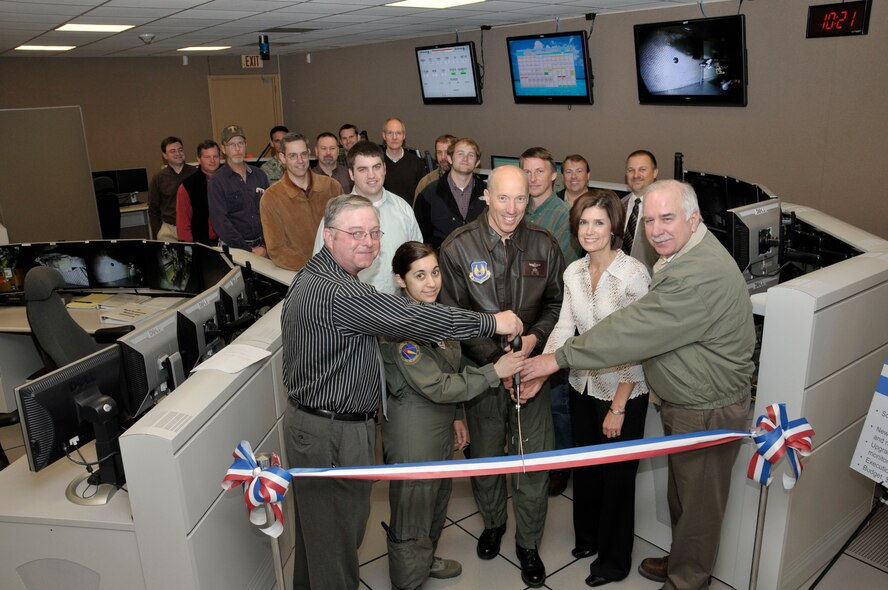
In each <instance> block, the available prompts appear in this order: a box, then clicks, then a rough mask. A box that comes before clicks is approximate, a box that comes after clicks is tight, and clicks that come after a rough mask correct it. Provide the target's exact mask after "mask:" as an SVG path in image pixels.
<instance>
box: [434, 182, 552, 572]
mask: <svg viewBox="0 0 888 590" xmlns="http://www.w3.org/2000/svg"><path fill="white" fill-rule="evenodd" d="M484 194H485V197H486V198H487V203H488V208H487V210H486V211H485V212H483V213H482V214H481V215H480V216H479V217H478V218H477V219H476V220H475V221H473V222H472V223H470V224H468V225H466V226H463V227H461V228H458V229H456V230H455V231H454V232H453V233H451V234H450V236H449V237H448V238H447V239H446V240H445V241H444V243H443V244H442V246H441V253H440V266H441V273H442V277H443V286H442V290H441V295H440V297H439V302H440V303H442V304H444V305H450V306H455V307H462V308H466V309H471V310H474V311H486V312H493V311H501V310H506V309H511V310H512V311H514V312H515V313H516V314H518V316H519V317H520V318H521V321H522V322H524V326H525V335H524V336H523V337H522V348H521V350H522V351H526V353H527V354H528V356H530V355H534V354H538V353H539V352H540V351H542V349H543V346H544V344H545V342H546V339H547V338H548V337H549V333H550V332H551V330H552V328H553V327H554V326H555V323H556V322H557V321H558V314H559V312H560V310H561V298H562V288H563V283H562V275H563V273H564V258H563V255H562V253H561V249H560V248H559V246H558V243H557V242H556V241H555V239H554V238H553V237H552V236H551V234H549V232H547V231H546V230H545V229H543V228H541V227H538V226H536V225H533V224H531V223H529V222H527V221H526V220H525V219H524V213H525V210H526V208H527V206H528V203H529V201H530V197H529V192H528V184H527V177H526V176H525V174H524V172H523V171H522V170H520V169H519V168H517V167H515V166H501V167H498V168H496V169H495V170H494V172H493V173H492V174H491V176H490V179H489V181H488V188H487V190H485V191H484ZM503 345H504V343H503V342H499V341H497V340H494V339H491V338H476V339H473V340H468V341H465V342H464V343H463V353H464V354H465V355H466V356H467V357H468V358H469V359H470V360H471V361H473V362H474V363H477V364H478V365H479V366H480V365H484V364H487V363H490V362H494V361H495V360H496V359H497V358H499V356H500V355H502V354H503ZM518 415H519V414H518V412H517V411H516V409H515V404H514V403H512V401H511V400H510V399H509V394H508V393H507V392H506V390H505V389H504V387H503V386H500V387H497V388H492V389H490V390H488V392H487V393H484V394H482V395H480V396H478V397H477V398H475V399H474V400H473V401H472V402H469V403H467V404H466V417H467V420H468V425H469V433H470V434H471V436H472V456H473V457H493V456H499V455H502V454H503V448H504V447H507V448H508V449H509V454H511V455H517V454H519V452H520V451H521V450H522V448H523V452H524V453H534V452H538V451H546V450H550V449H552V448H553V444H554V441H553V431H552V413H551V400H550V396H549V389H548V386H546V387H544V391H542V390H541V391H540V393H539V394H538V395H537V397H536V398H534V399H533V400H531V401H529V402H527V403H526V404H522V407H521V411H520V420H521V439H522V442H523V445H519V434H518ZM472 490H473V492H474V495H475V502H476V503H477V505H478V509H479V510H480V512H481V515H482V517H483V519H484V532H483V533H482V534H481V537H480V539H479V540H478V547H477V553H478V556H479V557H480V558H482V559H492V558H493V557H495V556H496V555H497V554H498V553H499V547H500V540H501V539H502V535H503V533H504V531H505V527H506V499H507V496H506V482H505V476H503V475H492V476H483V477H473V478H472ZM512 499H513V503H514V509H515V521H516V525H517V526H516V535H515V543H516V552H517V554H518V558H519V560H520V562H521V577H522V580H523V581H524V582H525V583H526V584H528V585H529V586H531V587H539V586H542V585H543V583H544V581H545V579H546V572H545V566H544V565H543V563H542V561H541V560H540V557H539V552H538V548H539V543H540V540H541V538H542V535H543V528H544V526H545V521H546V510H547V505H548V473H547V472H545V471H543V472H536V473H520V474H515V475H514V476H513V485H512Z"/></svg>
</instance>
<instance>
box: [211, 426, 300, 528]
mask: <svg viewBox="0 0 888 590" xmlns="http://www.w3.org/2000/svg"><path fill="white" fill-rule="evenodd" d="M232 456H233V457H234V463H232V464H231V467H229V468H228V472H227V473H226V474H225V477H224V478H223V479H222V489H223V490H230V489H231V488H233V487H234V486H236V485H237V484H240V485H241V487H242V489H243V491H244V500H245V501H246V503H247V512H248V513H249V515H250V522H252V523H253V524H255V525H256V526H258V527H259V530H261V531H262V532H263V533H265V534H266V535H269V536H271V537H279V536H280V534H281V533H282V532H283V531H284V521H283V512H282V511H281V501H282V500H283V499H284V496H285V495H286V493H287V488H289V486H290V480H291V479H292V477H293V476H291V475H290V473H288V472H287V470H285V469H283V468H282V467H281V460H280V459H279V458H278V456H277V455H275V454H272V455H271V466H270V467H268V468H267V469H262V468H261V467H260V466H259V463H258V462H257V461H256V457H255V456H254V455H253V449H252V448H251V447H250V443H248V442H247V441H245V440H243V441H241V442H240V444H238V445H237V448H236V449H235V450H234V453H232ZM266 504H270V505H271V512H272V519H271V522H268V521H269V518H267V515H266V512H265V505H266Z"/></svg>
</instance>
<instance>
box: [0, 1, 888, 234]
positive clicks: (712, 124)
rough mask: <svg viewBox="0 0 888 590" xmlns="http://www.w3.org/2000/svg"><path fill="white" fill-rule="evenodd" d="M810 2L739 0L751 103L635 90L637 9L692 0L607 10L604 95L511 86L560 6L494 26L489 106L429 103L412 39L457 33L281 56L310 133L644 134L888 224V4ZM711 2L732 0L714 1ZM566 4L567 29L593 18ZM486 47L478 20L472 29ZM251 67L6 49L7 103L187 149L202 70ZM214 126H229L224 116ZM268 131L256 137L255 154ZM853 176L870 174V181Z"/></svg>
mask: <svg viewBox="0 0 888 590" xmlns="http://www.w3.org/2000/svg"><path fill="white" fill-rule="evenodd" d="M807 5H808V3H806V2H776V1H773V0H772V1H759V2H747V3H744V4H743V7H742V11H743V13H744V14H746V26H747V44H748V54H749V106H747V107H746V108H715V107H661V106H640V105H639V104H638V98H637V91H636V81H635V51H634V47H633V41H632V25H634V24H636V23H640V22H655V21H663V20H675V19H681V18H697V17H699V16H700V13H699V10H698V9H697V8H696V7H678V8H670V9H663V10H647V11H640V12H633V13H623V14H616V15H602V16H600V17H598V19H597V21H596V23H595V30H594V32H593V34H592V37H591V41H590V49H591V58H592V66H593V72H594V75H595V89H594V93H595V104H594V105H592V106H588V105H587V106H576V107H574V108H572V109H568V108H567V107H564V106H543V105H516V104H514V102H513V100H512V95H511V89H510V86H509V65H508V60H507V56H506V49H505V38H506V37H507V36H511V35H519V34H528V33H536V32H551V31H553V30H554V23H553V22H546V23H538V24H534V25H525V26H520V27H507V28H498V29H494V30H493V31H489V32H486V33H485V38H484V46H485V47H484V50H485V51H484V57H485V65H486V79H485V88H484V104H482V105H480V106H424V105H423V104H422V100H421V96H420V92H419V82H418V80H417V71H416V70H417V68H416V62H415V58H414V54H413V48H414V47H416V46H418V45H425V44H429V43H435V42H450V41H452V40H453V36H452V35H448V36H438V37H424V38H421V39H414V40H410V41H397V42H392V43H384V44H376V45H367V46H362V47H355V48H349V49H341V50H335V51H325V52H316V53H313V54H312V56H311V57H312V59H311V63H310V64H309V63H307V61H306V59H305V56H304V55H291V56H282V57H280V58H279V60H278V59H275V58H273V59H272V60H271V61H270V62H267V63H266V68H265V69H264V70H262V72H264V73H269V72H276V71H277V69H278V67H280V73H281V87H282V92H283V108H284V122H285V124H286V125H288V126H289V127H290V128H291V129H294V130H299V131H301V132H303V133H305V134H307V135H309V136H310V137H313V136H314V135H316V134H317V133H319V132H320V131H324V130H331V131H335V130H336V129H338V127H339V125H341V124H342V123H343V122H345V121H349V122H352V123H355V124H356V125H358V126H359V127H361V128H366V129H368V130H369V131H370V134H371V139H374V140H379V139H380V129H381V126H382V121H383V120H384V119H385V118H386V117H389V116H392V115H397V116H399V117H401V118H403V119H404V120H405V122H406V124H407V128H408V135H409V138H408V143H410V144H411V145H413V146H416V147H421V148H424V149H431V148H432V145H431V143H432V141H433V140H434V138H435V137H436V136H437V135H439V134H441V133H444V132H449V133H454V134H456V135H471V136H472V137H474V138H476V139H477V140H478V141H479V143H480V144H481V148H482V150H483V151H484V158H483V162H484V163H485V164H486V163H487V162H488V161H489V160H488V159H487V156H488V155H489V154H491V153H496V154H503V155H517V154H519V153H520V152H521V151H522V150H523V149H525V148H527V147H530V146H531V145H543V146H546V147H548V148H549V149H551V150H552V151H553V152H554V153H555V154H556V156H557V157H558V158H559V159H560V158H561V157H562V156H563V155H564V154H567V153H570V152H580V153H583V154H585V155H586V156H587V157H588V158H589V160H590V162H591V164H592V175H593V177H594V178H597V179H600V180H608V181H620V180H621V178H622V169H623V165H624V158H625V155H626V154H627V153H628V152H630V151H632V150H633V149H636V148H639V147H645V148H648V149H651V150H652V151H654V153H655V154H656V155H657V157H658V159H659V161H660V166H661V171H662V174H663V175H664V177H671V175H672V159H673V154H674V153H675V152H678V151H680V152H682V153H684V155H685V163H686V166H687V167H689V168H691V169H693V170H703V171H707V172H714V173H722V174H726V175H730V176H736V177H739V178H743V179H745V180H750V181H754V182H758V183H760V184H763V185H765V186H767V187H768V188H770V189H771V190H772V191H774V192H775V193H777V194H778V195H780V196H782V197H784V198H785V199H787V200H789V201H792V202H796V203H801V204H806V205H810V206H812V207H816V208H818V209H822V210H823V211H825V212H827V213H830V214H832V215H835V216H837V217H839V218H840V219H843V220H845V221H848V222H850V223H852V224H854V225H857V226H859V227H861V228H863V229H865V230H867V231H870V232H873V233H875V234H878V235H880V236H883V237H888V228H886V222H888V195H886V190H885V188H884V185H883V183H881V182H879V181H880V180H881V179H880V178H879V177H878V174H879V173H881V169H880V164H881V158H883V157H885V155H886V154H888V116H886V115H885V106H884V105H885V103H886V102H888V68H886V67H884V63H883V62H884V59H885V57H884V56H885V55H888V37H886V35H885V34H884V31H886V30H888V11H884V10H882V11H880V10H877V9H874V10H873V14H872V19H871V23H870V31H871V33H870V34H869V35H866V36H863V37H848V38H839V39H811V40H807V39H805V18H806V14H807ZM706 11H707V15H709V16H722V15H726V14H732V13H734V12H735V11H736V3H732V2H725V3H715V4H707V5H706ZM587 26H588V23H587V22H586V21H584V20H582V19H576V20H562V22H561V30H571V29H578V28H586V27H587ZM461 37H462V39H463V40H474V41H475V43H476V45H477V46H478V49H479V50H480V43H479V41H480V33H479V32H478V31H472V32H470V33H463V34H462V35H461ZM238 72H244V73H256V70H246V71H244V70H240V68H239V58H237V57H215V58H212V59H209V58H203V57H194V56H192V57H191V58H190V64H189V65H188V66H183V65H182V62H181V59H180V58H144V59H129V58H119V59H118V58H104V59H75V58H55V59H52V58H50V59H47V58H2V59H0V80H2V84H0V108H9V107H34V106H56V105H68V104H79V105H81V106H82V107H83V113H84V120H85V125H86V132H87V140H88V142H89V150H90V159H91V161H92V164H93V166H94V167H95V168H114V167H129V166H144V167H147V168H149V170H151V169H156V168H157V167H159V166H160V165H161V159H160V155H159V153H158V152H159V142H160V139H161V138H162V137H164V136H165V135H167V134H170V133H172V134H177V135H180V136H181V137H182V138H183V139H184V140H185V143H186V149H188V151H189V154H190V153H192V150H193V148H194V146H195V145H196V143H197V142H199V141H200V140H202V139H204V138H205V137H208V136H210V135H212V134H213V130H211V129H210V117H209V98H208V95H207V80H206V77H207V75H210V74H220V75H221V74H233V73H238ZM216 133H218V131H216ZM265 139H266V138H256V139H255V140H254V139H253V138H250V144H251V148H252V149H251V151H255V152H256V153H257V154H258V152H259V151H261V146H262V145H263V144H264V143H265ZM858 179H865V180H867V181H868V182H864V184H863V185H859V180H858Z"/></svg>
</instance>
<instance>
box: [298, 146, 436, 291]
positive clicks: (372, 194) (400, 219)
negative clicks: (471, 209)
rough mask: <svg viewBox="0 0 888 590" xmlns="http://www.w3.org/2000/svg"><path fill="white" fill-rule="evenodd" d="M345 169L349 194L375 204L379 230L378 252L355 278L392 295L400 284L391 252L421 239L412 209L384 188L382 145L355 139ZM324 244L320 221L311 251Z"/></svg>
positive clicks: (384, 171)
mask: <svg viewBox="0 0 888 590" xmlns="http://www.w3.org/2000/svg"><path fill="white" fill-rule="evenodd" d="M348 168H349V170H348V173H349V176H351V179H352V180H353V181H354V183H355V186H354V188H352V194H355V195H361V196H362V197H365V198H367V199H368V200H369V201H370V202H371V203H373V206H374V207H375V208H376V214H377V215H378V216H379V227H380V229H381V230H382V236H381V240H380V242H379V256H378V257H376V259H375V260H374V261H373V262H372V263H370V264H369V265H367V266H366V267H364V268H363V269H362V270H361V271H360V272H359V273H358V278H359V279H360V280H362V281H363V282H365V283H367V284H369V285H373V286H374V287H376V289H377V290H379V291H381V292H383V293H389V294H391V295H396V294H398V293H399V292H400V287H398V284H397V283H396V282H395V276H394V275H393V274H392V256H394V255H395V251H396V250H397V249H398V247H399V246H400V245H401V244H403V243H404V242H408V241H410V240H415V241H417V242H421V241H422V232H421V231H420V230H419V225H417V223H416V217H415V216H414V215H413V209H412V208H411V207H410V205H409V204H407V201H405V200H404V199H402V198H400V197H398V195H396V194H394V193H392V192H390V191H388V190H386V188H385V186H384V184H385V179H386V165H385V160H384V155H383V153H382V148H381V147H379V146H378V145H376V144H375V143H372V142H370V141H359V142H358V143H356V144H355V145H354V146H352V148H351V149H350V150H349V151H348ZM323 246H324V224H323V223H321V224H320V227H318V232H317V235H316V236H315V243H314V251H315V253H317V252H319V251H320V250H321V248H323Z"/></svg>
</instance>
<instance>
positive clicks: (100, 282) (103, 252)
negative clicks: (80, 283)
mask: <svg viewBox="0 0 888 590" xmlns="http://www.w3.org/2000/svg"><path fill="white" fill-rule="evenodd" d="M87 250H88V253H87V259H86V263H87V273H88V275H89V285H90V287H92V288H93V289H106V288H130V289H135V288H138V287H144V286H145V272H144V263H143V260H144V251H143V246H142V243H141V242H139V241H119V242H105V241H96V242H90V243H89V247H88V249H87Z"/></svg>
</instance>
